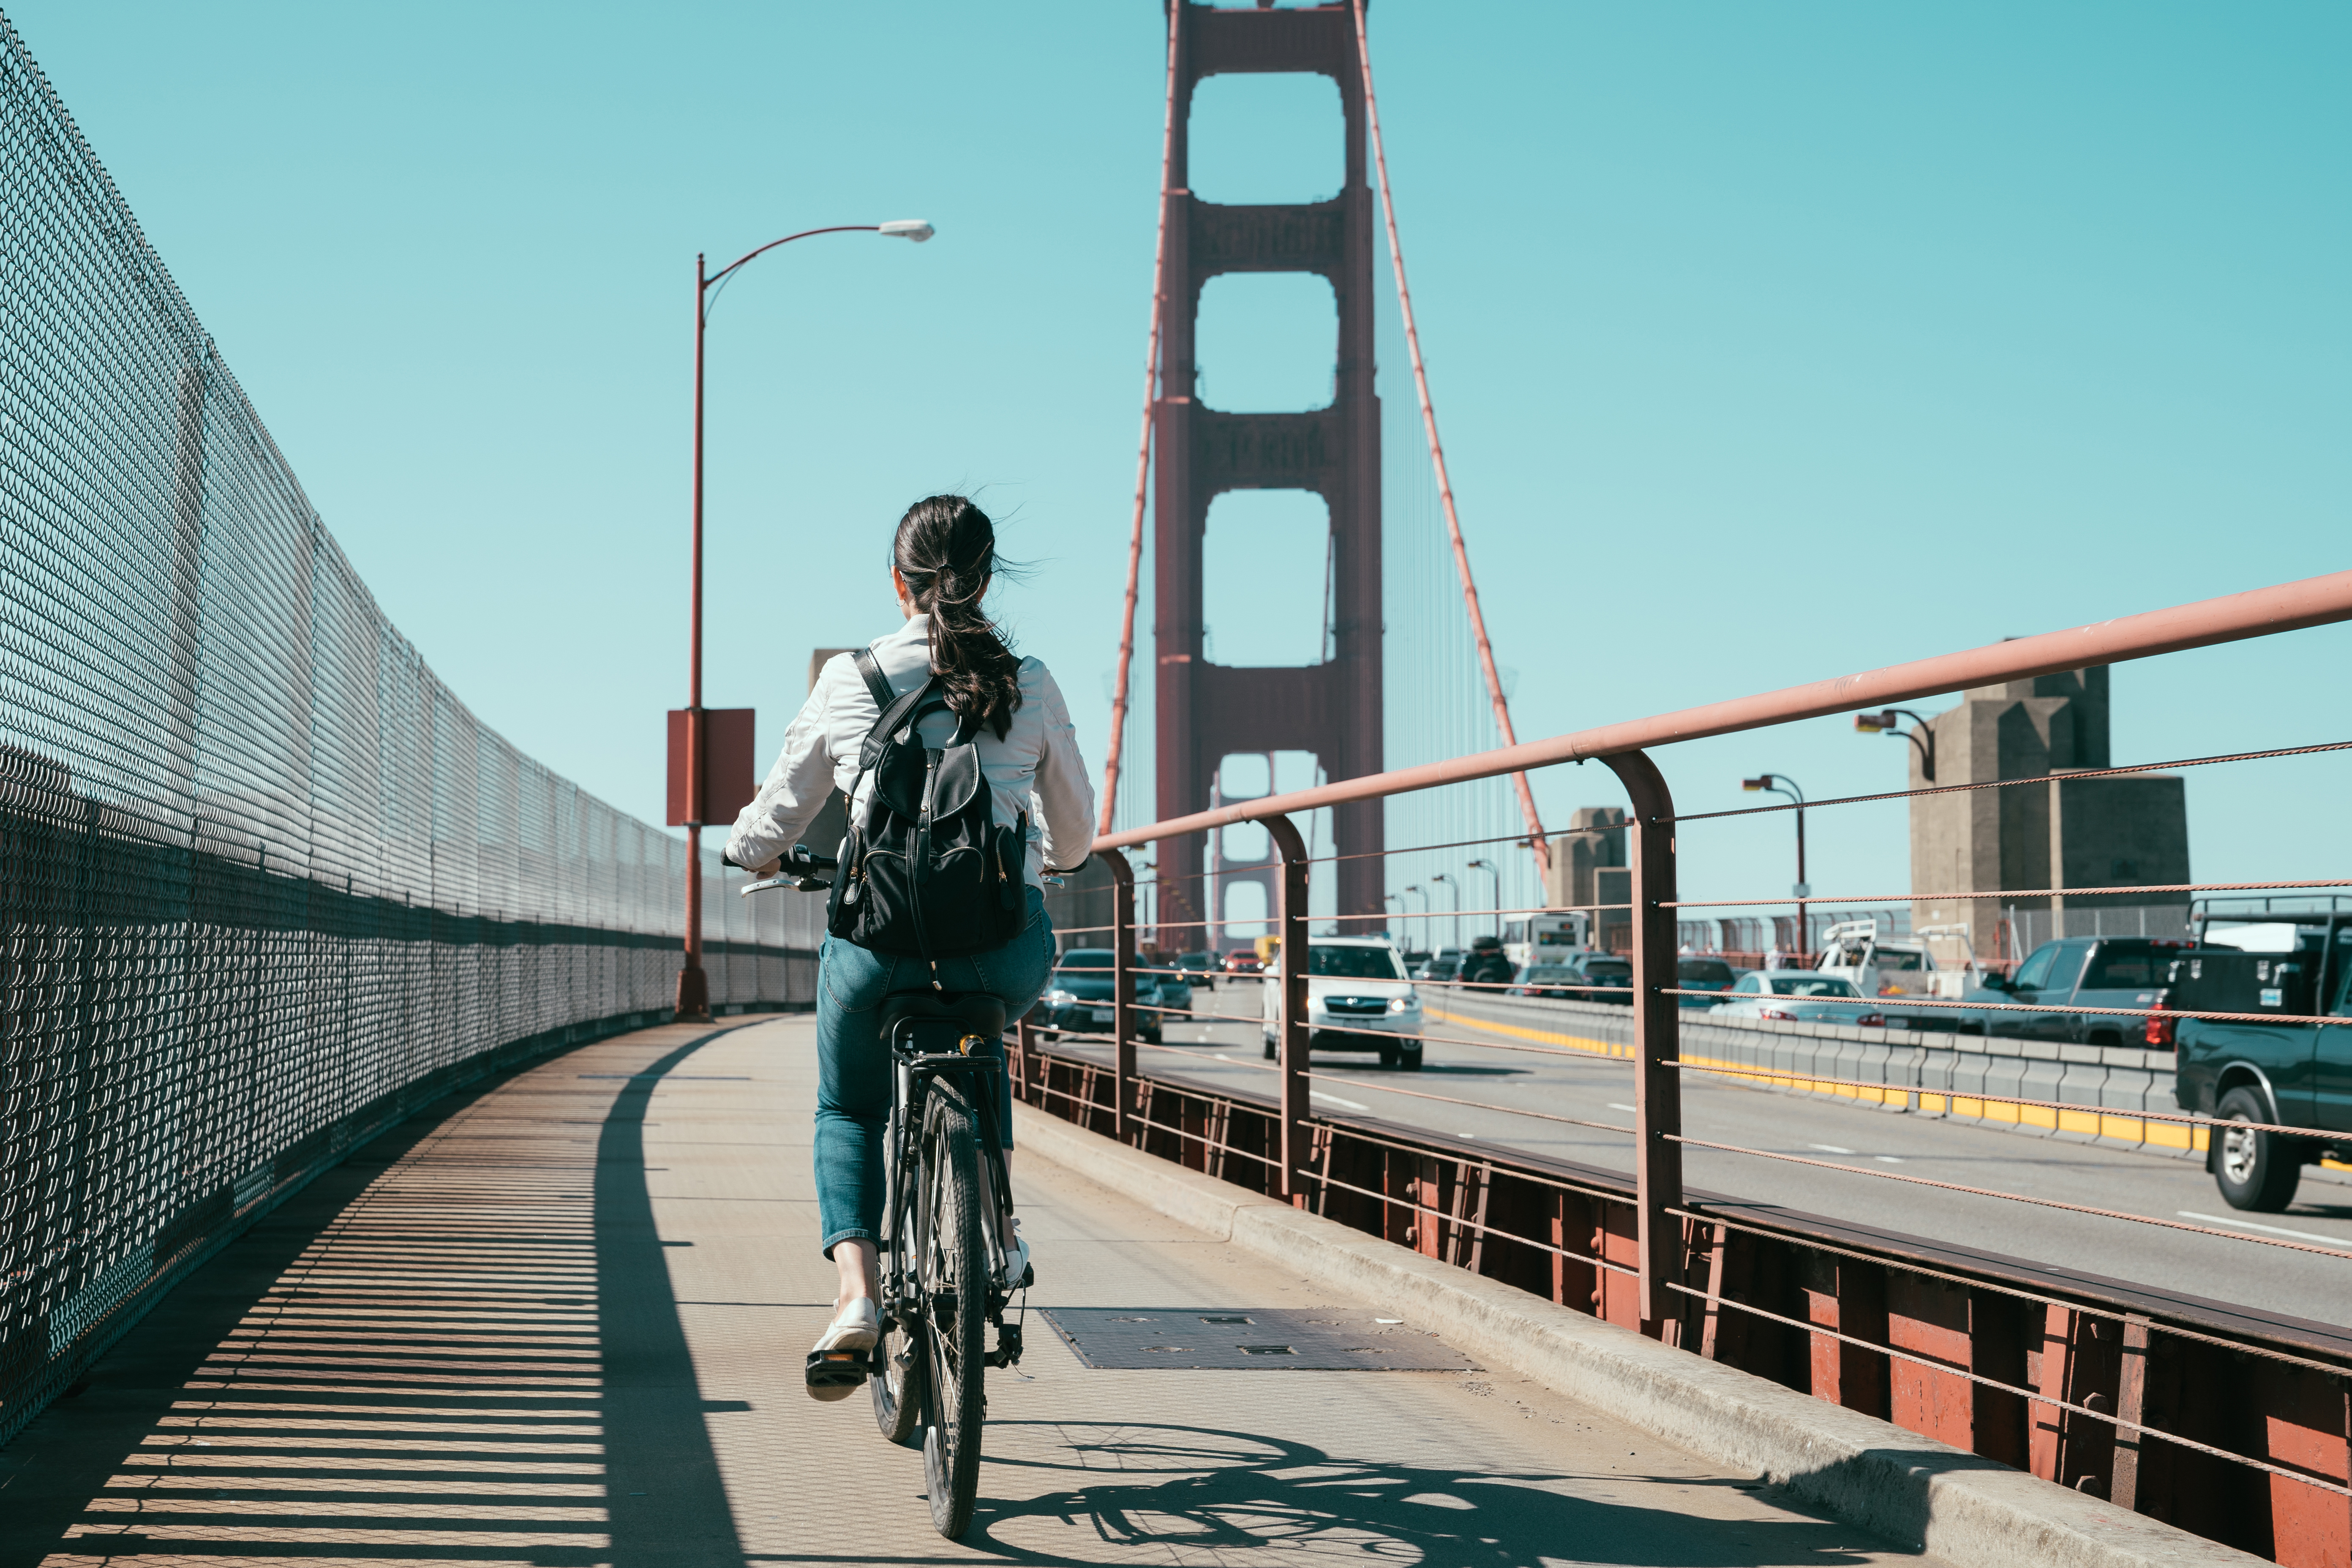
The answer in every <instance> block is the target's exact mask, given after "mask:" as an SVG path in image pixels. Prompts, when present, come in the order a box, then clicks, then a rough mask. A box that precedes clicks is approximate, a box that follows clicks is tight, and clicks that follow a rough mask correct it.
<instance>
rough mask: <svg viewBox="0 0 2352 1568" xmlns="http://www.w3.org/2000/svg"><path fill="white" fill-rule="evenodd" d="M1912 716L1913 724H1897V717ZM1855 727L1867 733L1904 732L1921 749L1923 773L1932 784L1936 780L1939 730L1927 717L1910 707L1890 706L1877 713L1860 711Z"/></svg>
mask: <svg viewBox="0 0 2352 1568" xmlns="http://www.w3.org/2000/svg"><path fill="white" fill-rule="evenodd" d="M1904 719H1908V720H1910V721H1911V724H1912V727H1911V728H1910V729H1908V730H1903V729H1898V728H1896V724H1897V721H1900V720H1904ZM1853 727H1854V728H1855V729H1857V730H1859V731H1862V732H1863V733H1864V734H1865V735H1900V736H1902V737H1903V738H1904V739H1905V740H1906V741H1908V742H1911V743H1912V745H1914V746H1916V747H1917V748H1918V751H1919V776H1920V777H1921V778H1922V779H1924V780H1926V781H1927V783H1929V784H1934V783H1935V782H1936V731H1934V730H1933V729H1931V728H1929V727H1928V723H1927V721H1926V720H1925V719H1922V718H1920V717H1919V715H1917V714H1916V713H1914V712H1912V711H1911V710H1909V709H1908V708H1888V709H1885V710H1881V711H1879V712H1876V713H1857V714H1855V715H1854V716H1853Z"/></svg>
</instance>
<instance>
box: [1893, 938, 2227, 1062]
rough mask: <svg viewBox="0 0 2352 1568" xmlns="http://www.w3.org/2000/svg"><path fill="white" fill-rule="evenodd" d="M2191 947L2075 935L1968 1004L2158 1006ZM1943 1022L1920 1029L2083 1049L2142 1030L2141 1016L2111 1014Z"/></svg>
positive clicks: (1996, 1015) (2122, 1040)
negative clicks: (2049, 1042) (2059, 1043)
mask: <svg viewBox="0 0 2352 1568" xmlns="http://www.w3.org/2000/svg"><path fill="white" fill-rule="evenodd" d="M2190 945H2191V944H2190V943H2189V942H2179V941H2170V940H2167V939H2164V938H2159V937H2121V936H2071V937H2062V938H2060V939H2059V940H2058V941H2056V942H2043V943H2042V945H2041V946H2040V947H2037V948H2035V949H2034V950H2033V951H2032V952H2031V953H2029V954H2027V955H2026V959H2025V962H2024V963H2021V964H2019V965H2018V966H2017V973H2016V974H2015V975H2014V976H2012V977H2011V978H2010V979H2007V980H2003V979H2001V978H2000V976H1999V975H1988V976H1987V977H1986V980H1985V984H1983V985H1980V986H1979V987H1977V988H1975V989H1974V990H1971V991H1969V993H1968V994H1967V995H1965V996H1963V997H1962V998H1961V1000H1962V1001H1964V1002H1975V1003H1979V1004H1981V1003H1987V1002H2000V1003H2015V1004H2023V1005H2028V1006H2037V1007H2152V1006H2154V1005H2156V999H2157V994H2158V992H2159V991H2161V990H2162V989H2163V988H2164V984H2165V980H2166V976H2167V974H2168V972H2169V971H2170V969H2171V967H2172V963H2173V960H2175V959H2177V958H2179V956H2180V955H2181V953H2182V952H2185V951H2187V950H2188V949H2189V947H2190ZM1946 1016H1948V1017H1950V1018H1951V1019H1952V1020H1953V1021H1952V1023H1951V1024H1949V1025H1946V1024H1943V1023H1941V1021H1940V1020H1938V1019H1937V1018H1936V1017H1935V1016H1934V1015H1933V1014H1929V1015H1928V1016H1926V1017H1924V1018H1922V1019H1920V1020H1919V1021H1918V1022H1917V1023H1916V1024H1915V1025H1913V1027H1915V1028H1930V1029H1932V1028H1937V1027H1948V1028H1955V1029H1958V1031H1959V1032H1960V1033H1962V1034H1968V1035H1998V1036H2001V1037H2007V1038H2011V1039H2025V1040H2063V1041H2066V1042H2068V1043H2070V1044H2073V1045H2081V1046H2126V1045H2129V1046H2136V1045H2138V1044H2139V1043H2140V1039H2141V1036H2142V1034H2143V1032H2144V1026H2143V1025H2142V1024H2141V1022H2140V1020H2139V1019H2138V1018H2137V1017H2132V1016H2123V1015H2118V1014H2113V1013H2009V1012H1997V1011H1992V1010H1990V1009H1988V1010H1987V1011H1985V1012H1982V1013H1963V1012H1959V1011H1958V1010H1957V1009H1955V1010H1954V1011H1952V1012H1951V1013H1948V1014H1947V1015H1946Z"/></svg>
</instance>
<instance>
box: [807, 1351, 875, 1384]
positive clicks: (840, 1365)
mask: <svg viewBox="0 0 2352 1568" xmlns="http://www.w3.org/2000/svg"><path fill="white" fill-rule="evenodd" d="M874 1371H875V1367H874V1358H873V1355H872V1353H871V1352H866V1351H847V1350H843V1351H811V1352H809V1355H808V1371H807V1373H806V1374H805V1375H806V1378H807V1381H808V1385H809V1387H810V1388H811V1389H833V1388H843V1389H847V1388H856V1386H857V1385H858V1384H862V1383H864V1382H865V1381H866V1379H867V1378H868V1377H870V1376H872V1375H873V1374H874Z"/></svg>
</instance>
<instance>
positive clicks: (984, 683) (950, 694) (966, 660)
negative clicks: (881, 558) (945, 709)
mask: <svg viewBox="0 0 2352 1568" xmlns="http://www.w3.org/2000/svg"><path fill="white" fill-rule="evenodd" d="M890 561H891V564H892V565H894V566H896V567H898V575H899V576H901V577H903V578H905V579H906V583H907V595H908V598H910V599H912V600H913V601H914V605H915V609H916V612H917V613H918V614H920V615H926V616H929V617H930V618H931V671H932V673H933V674H935V675H937V676H938V677H939V680H940V686H941V687H942V688H944V689H945V694H946V697H947V702H948V706H949V707H950V708H952V709H953V710H955V712H956V715H957V716H958V717H959V718H961V719H966V720H970V721H973V722H975V723H980V724H985V725H987V726H988V727H989V728H990V729H991V730H993V731H995V732H996V738H997V739H998V740H1000V741H1002V740H1003V739H1004V735H1005V731H1007V730H1009V729H1010V728H1011V727H1012V724H1013V712H1014V710H1017V709H1019V708H1020V706H1021V660H1020V659H1019V658H1016V657H1015V656H1014V655H1013V650H1012V649H1011V648H1010V647H1006V646H1005V643H1004V634H1003V633H1002V632H1000V631H998V630H997V629H996V625H995V623H994V622H992V621H991V620H990V619H989V618H988V616H987V613H986V612H985V611H983V610H982V608H981V599H982V596H983V595H986V594H987V592H988V583H989V579H990V578H991V577H992V576H993V575H994V574H995V573H996V571H997V570H998V567H999V565H1000V564H1001V563H1000V562H999V560H998V557H997V553H996V526H995V524H993V523H992V522H990V521H988V514H987V513H986V512H984V511H982V510H980V508H978V507H976V506H974V505H973V504H972V503H971V501H970V500H966V499H965V498H964V497H962V496H926V497H924V498H923V499H922V500H919V501H917V502H916V503H915V504H914V505H912V506H910V507H908V509H907V515H906V516H904V517H902V518H900V519H899V520H898V537H897V539H896V540H895V541H894V542H892V544H891V549H890Z"/></svg>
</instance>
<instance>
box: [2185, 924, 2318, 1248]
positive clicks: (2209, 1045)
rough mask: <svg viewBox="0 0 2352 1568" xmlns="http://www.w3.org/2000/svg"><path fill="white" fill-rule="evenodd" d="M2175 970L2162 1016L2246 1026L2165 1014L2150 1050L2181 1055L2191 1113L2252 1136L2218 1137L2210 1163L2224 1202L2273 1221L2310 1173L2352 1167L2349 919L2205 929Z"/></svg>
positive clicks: (2219, 1133) (2224, 1133) (2223, 1131)
mask: <svg viewBox="0 0 2352 1568" xmlns="http://www.w3.org/2000/svg"><path fill="white" fill-rule="evenodd" d="M2169 969H2170V973H2169V975H2168V984H2166V985H2165V987H2164V990H2163V996H2162V999H2161V1002H2160V1004H2159V1005H2160V1006H2161V1007H2162V1008H2163V1009H2164V1011H2165V1013H2233V1014H2239V1015H2243V1016H2240V1017H2234V1018H2190V1017H2181V1018H2173V1017H2168V1016H2164V1015H2163V1014H2159V1015H2158V1016H2157V1017H2154V1018H2151V1019H2150V1020H2149V1021H2148V1026H2147V1040H2148V1043H2149V1044H2151V1045H2163V1044H2167V1043H2168V1044H2170V1045H2171V1046H2172V1047H2173V1048H2174V1051H2175V1052H2176V1057H2175V1066H2174V1073H2173V1089H2172V1094H2173V1099H2174V1100H2176V1101H2178V1102H2179V1106H2180V1108H2181V1109H2182V1110H2188V1111H2192V1112H2195V1113H2198V1114H2200V1115H2205V1116H2210V1117H2212V1118H2214V1119H2215V1120H2216V1121H2224V1122H2238V1123H2242V1124H2244V1125H2243V1126H2242V1127H2226V1128H2219V1129H2216V1130H2215V1131H2214V1134H2213V1137H2212V1141H2211V1142H2210V1145H2209V1146H2208V1147H2207V1149H2206V1152H2205V1168H2206V1169H2207V1170H2208V1171H2210V1172H2211V1173H2212V1175H2213V1180H2214V1183H2215V1184H2216V1185H2218V1186H2219V1187H2220V1188H2221V1196H2222V1198H2223V1200H2224V1201H2226V1202H2227V1203H2228V1204H2229V1205H2231V1207H2232V1208H2240V1209H2251V1210H2254V1211H2256V1212H2268V1213H2276V1212H2277V1211H2278V1210H2280V1209H2283V1208H2284V1207H2286V1206H2287V1205H2289V1204H2291V1203H2293V1202H2294V1194H2295V1188H2296V1187H2297V1186H2298V1185H2299V1184H2301V1182H2302V1180H2303V1170H2304V1167H2305V1166H2306V1165H2312V1164H2316V1163H2319V1162H2320V1161H2321V1160H2323V1159H2334V1160H2337V1161H2352V913H2345V912H2331V913H2329V914H2326V915H2322V916H2315V917H2312V918H2310V919H2308V920H2306V921H2264V922H2261V923H2256V924H2240V925H2235V926H2227V925H2224V926H2210V925H2209V926H2208V927H2207V930H2206V935H2205V942H2204V945H2202V946H2200V947H2199V948H2197V949H2196V950H2195V951H2193V952H2188V953H2183V954H2180V955H2179V956H2177V957H2176V958H2175V959H2174V960H2173V962H2172V963H2171V964H2170V965H2169ZM2336 1019H2342V1020H2344V1021H2343V1022H2341V1023H2337V1022H2334V1021H2333V1020H2336ZM2319 1020H2328V1021H2325V1022H2323V1021H2319ZM2265 1126H2268V1127H2288V1128H2294V1129H2297V1130H2298V1131H2293V1132H2277V1131H2263V1130H2262V1129H2263V1128H2264V1127H2265Z"/></svg>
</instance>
